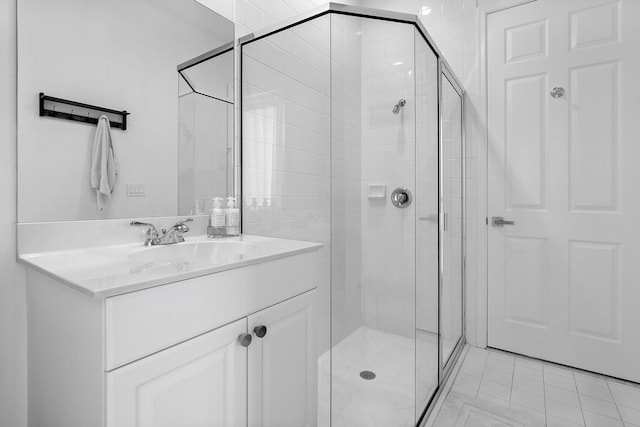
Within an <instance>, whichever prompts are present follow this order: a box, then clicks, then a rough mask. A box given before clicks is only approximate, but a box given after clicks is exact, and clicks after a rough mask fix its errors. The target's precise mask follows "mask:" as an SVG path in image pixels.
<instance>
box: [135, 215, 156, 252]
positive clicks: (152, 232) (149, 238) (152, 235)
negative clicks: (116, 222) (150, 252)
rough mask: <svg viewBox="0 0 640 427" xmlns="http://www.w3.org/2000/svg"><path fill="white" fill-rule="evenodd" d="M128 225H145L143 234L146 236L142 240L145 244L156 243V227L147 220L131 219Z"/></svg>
mask: <svg viewBox="0 0 640 427" xmlns="http://www.w3.org/2000/svg"><path fill="white" fill-rule="evenodd" d="M129 225H132V226H142V227H147V229H146V230H145V232H144V235H145V238H146V240H145V242H144V245H145V246H152V245H156V244H157V243H158V236H159V234H158V229H157V228H156V226H155V225H153V224H151V223H149V222H140V221H131V222H130V223H129Z"/></svg>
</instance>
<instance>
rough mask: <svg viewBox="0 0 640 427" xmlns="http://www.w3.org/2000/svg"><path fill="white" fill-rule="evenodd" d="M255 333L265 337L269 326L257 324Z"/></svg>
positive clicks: (259, 336)
mask: <svg viewBox="0 0 640 427" xmlns="http://www.w3.org/2000/svg"><path fill="white" fill-rule="evenodd" d="M253 333H255V334H256V336H257V337H258V338H264V336H265V335H267V327H266V326H264V325H260V326H256V327H255V328H253Z"/></svg>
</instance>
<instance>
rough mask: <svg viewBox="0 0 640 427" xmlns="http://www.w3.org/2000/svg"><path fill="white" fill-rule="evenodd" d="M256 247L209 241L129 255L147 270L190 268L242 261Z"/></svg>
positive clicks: (158, 248) (151, 248) (246, 244)
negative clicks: (163, 266) (162, 267)
mask: <svg viewBox="0 0 640 427" xmlns="http://www.w3.org/2000/svg"><path fill="white" fill-rule="evenodd" d="M253 247H254V245H253V244H251V243H248V242H239V241H225V240H207V241H198V242H183V243H176V244H173V245H164V246H151V247H147V248H144V249H141V250H140V251H138V252H135V253H132V254H130V255H129V259H130V260H131V261H133V262H134V263H136V264H144V265H145V267H146V268H149V267H151V265H153V266H161V265H167V264H174V265H176V266H182V267H188V266H195V265H200V264H205V263H215V264H218V263H225V262H229V261H232V260H242V259H243V257H244V256H245V255H246V254H248V253H249V252H250V251H251V249H252V248H253Z"/></svg>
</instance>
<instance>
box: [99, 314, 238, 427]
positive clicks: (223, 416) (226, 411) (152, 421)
mask: <svg viewBox="0 0 640 427" xmlns="http://www.w3.org/2000/svg"><path fill="white" fill-rule="evenodd" d="M246 331H247V320H246V318H244V319H241V320H238V321H236V322H234V323H231V324H229V325H227V326H223V327H221V328H219V329H216V330H214V331H211V332H208V333H206V334H204V335H201V336H199V337H196V338H193V339H191V340H189V341H186V342H184V343H182V344H178V345H176V346H174V347H171V348H168V349H166V350H164V351H161V352H159V353H156V354H154V355H151V356H149V357H146V358H144V359H142V360H139V361H137V362H134V363H131V364H129V365H126V366H123V367H122V368H119V369H116V370H114V371H112V372H109V373H107V427H176V426H180V427H238V426H243V425H246V423H247V418H246V411H247V406H246V402H247V394H246V392H247V390H246V386H247V348H246V347H242V346H241V345H240V344H239V342H238V336H239V335H240V334H245V333H246Z"/></svg>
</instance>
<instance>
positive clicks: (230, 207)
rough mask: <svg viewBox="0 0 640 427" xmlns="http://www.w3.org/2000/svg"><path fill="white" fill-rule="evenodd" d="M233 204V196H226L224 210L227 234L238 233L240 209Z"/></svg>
mask: <svg viewBox="0 0 640 427" xmlns="http://www.w3.org/2000/svg"><path fill="white" fill-rule="evenodd" d="M235 205H236V199H235V197H227V210H226V212H225V217H226V221H225V223H226V226H225V229H226V233H227V236H238V235H239V234H240V209H238V208H237V207H236V206H235Z"/></svg>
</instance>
